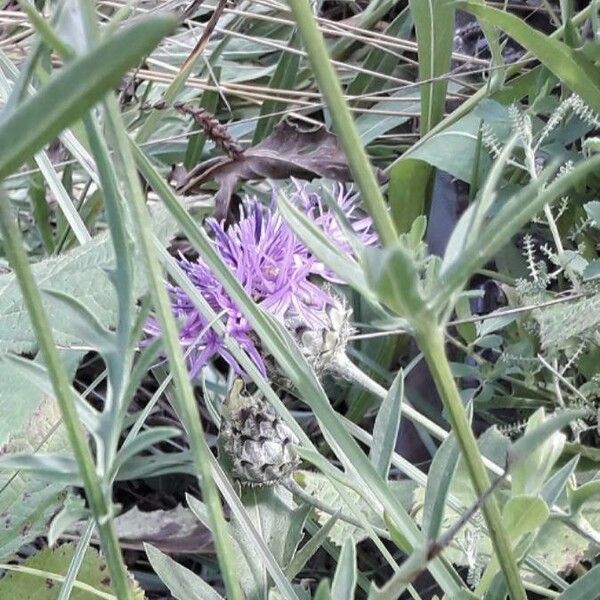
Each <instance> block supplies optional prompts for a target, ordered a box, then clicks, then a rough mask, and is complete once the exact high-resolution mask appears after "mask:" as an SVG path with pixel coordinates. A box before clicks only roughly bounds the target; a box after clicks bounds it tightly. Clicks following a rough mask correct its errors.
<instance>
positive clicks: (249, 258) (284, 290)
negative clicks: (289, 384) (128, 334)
mask: <svg viewBox="0 0 600 600" xmlns="http://www.w3.org/2000/svg"><path fill="white" fill-rule="evenodd" d="M337 198H338V203H339V205H340V208H341V209H342V210H343V211H344V212H345V214H346V215H347V217H348V219H349V220H350V223H351V226H352V227H353V229H354V231H355V232H356V233H357V235H358V236H359V238H360V239H361V240H362V241H363V242H364V243H369V244H371V243H374V241H375V236H374V234H373V232H372V227H371V221H370V219H368V218H366V217H365V216H364V215H362V214H359V213H358V209H357V199H356V197H355V196H353V195H351V194H350V193H346V192H345V191H344V189H343V188H342V187H340V188H339V189H338V190H337ZM292 201H293V202H294V203H296V204H297V205H298V206H299V207H301V208H302V209H303V210H305V211H306V213H307V214H308V215H309V217H310V218H311V219H313V220H314V222H315V223H316V224H317V225H318V226H319V227H322V228H323V230H324V231H325V233H326V234H327V236H328V237H329V238H330V239H332V240H333V242H334V243H335V244H336V245H337V246H338V247H339V248H340V250H341V251H343V252H348V253H351V247H350V245H349V244H348V242H347V241H346V239H345V235H344V231H343V229H342V228H341V227H339V225H337V221H336V219H335V217H334V216H333V215H332V214H330V213H329V212H328V211H327V209H326V208H325V206H324V204H323V202H322V200H321V198H320V196H319V195H318V194H316V193H311V192H308V191H306V189H305V188H303V187H301V186H298V185H297V189H296V191H295V192H294V194H293V196H292ZM206 224H207V227H208V230H209V232H210V233H211V234H212V238H213V243H214V247H215V249H216V251H217V252H218V254H219V255H220V257H221V258H222V259H223V261H224V263H225V264H226V265H227V267H228V268H229V269H230V270H231V272H232V273H233V274H234V275H235V277H236V279H237V280H238V281H239V283H240V284H241V285H242V287H243V288H244V289H245V291H246V292H247V293H248V295H249V296H250V297H251V298H252V299H253V300H254V301H255V302H256V303H257V304H258V305H259V306H261V307H262V308H263V309H264V310H266V311H267V312H269V313H270V314H272V315H273V316H275V317H276V318H277V319H278V320H279V321H280V322H281V323H283V324H284V325H286V326H287V325H289V324H294V325H297V324H298V323H302V324H303V325H304V326H305V327H307V328H312V329H323V328H325V327H327V323H328V320H327V310H328V309H329V308H330V307H331V306H332V305H333V304H334V302H335V301H334V298H333V297H332V296H331V295H330V294H329V293H328V292H327V291H326V290H325V289H324V288H323V287H322V286H319V285H317V284H316V283H314V282H313V281H312V280H311V278H312V276H314V275H319V276H321V277H325V278H326V279H329V280H331V281H338V280H337V279H336V276H335V275H334V274H333V273H332V272H331V271H330V270H329V269H327V268H326V267H325V265H323V264H322V263H321V262H320V261H319V260H318V259H317V258H316V257H315V256H314V255H313V254H312V253H311V252H310V250H309V249H308V248H307V247H306V246H305V245H304V244H302V243H301V242H300V240H299V239H298V238H297V237H296V235H295V234H294V233H293V231H292V230H291V229H290V228H289V227H288V226H287V224H286V223H285V221H284V220H283V219H282V217H281V215H280V214H279V213H278V212H277V211H276V209H275V203H274V202H273V203H271V205H270V206H264V205H263V204H261V203H260V202H259V201H258V200H257V199H255V198H254V199H247V200H246V201H245V202H244V204H243V205H242V206H241V207H240V215H239V220H238V221H237V222H236V223H234V224H232V225H229V226H226V225H225V222H224V221H217V220H215V219H208V220H207V221H206ZM180 266H181V268H182V269H183V270H184V271H185V272H186V274H187V275H188V277H189V279H190V281H191V283H192V284H193V285H194V286H195V287H196V289H197V290H198V292H199V293H200V294H201V295H202V296H203V297H204V298H205V300H206V301H207V302H208V304H209V305H210V306H211V308H212V309H213V310H214V311H215V312H216V313H217V314H218V315H219V318H220V319H221V321H222V322H223V323H224V325H225V329H226V332H227V335H229V336H231V337H233V338H234V339H235V340H237V342H238V343H239V344H240V346H241V347H242V348H243V349H244V350H245V351H246V352H247V353H248V355H249V356H250V357H251V359H252V360H253V362H254V363H255V364H256V366H257V367H258V368H259V369H260V370H261V371H262V372H263V374H265V373H266V368H265V363H264V360H263V358H262V356H261V352H260V349H259V347H258V346H257V343H258V338H257V336H256V335H255V334H254V332H253V330H252V327H251V326H250V324H249V323H248V321H247V320H246V318H245V317H244V315H243V314H242V313H241V311H240V310H239V309H238V307H237V306H236V304H235V303H234V302H233V300H232V299H231V297H230V296H229V294H228V293H227V292H226V291H225V289H224V287H223V286H222V285H221V284H220V283H219V281H218V280H217V278H216V277H215V276H214V274H213V272H212V271H211V269H210V268H209V267H208V266H207V265H206V263H204V262H203V261H202V259H201V258H199V259H198V260H196V261H194V262H190V261H188V260H186V259H185V258H181V260H180ZM168 288H169V293H170V296H171V301H172V310H173V314H174V315H175V317H176V318H177V319H178V320H179V322H180V323H181V325H180V331H179V337H180V340H181V344H182V347H183V348H184V350H185V352H186V355H187V356H188V366H189V370H190V376H191V377H194V376H195V375H196V374H197V373H198V372H199V371H200V370H201V369H202V367H203V366H204V365H206V364H207V363H208V362H209V361H210V360H211V359H213V358H214V357H215V356H221V357H222V358H223V359H224V360H225V361H226V362H227V363H228V364H229V365H230V366H231V367H232V368H233V369H234V370H235V371H236V372H238V373H239V374H243V371H242V369H241V367H240V366H239V364H238V363H237V361H236V360H235V359H234V357H233V356H232V355H231V353H230V352H229V351H228V350H227V348H226V346H225V343H224V339H223V337H222V336H221V335H219V334H218V333H216V332H215V331H214V330H213V328H212V327H211V324H210V323H209V321H208V320H207V319H205V318H204V317H203V316H202V315H201V314H200V313H199V311H198V310H197V308H196V307H195V305H194V303H193V302H192V300H191V299H190V298H189V297H188V295H187V294H186V293H185V292H184V291H183V290H182V289H181V288H180V287H178V286H175V285H172V284H168ZM146 332H147V333H148V335H150V336H152V337H154V336H157V335H160V329H159V327H158V324H157V322H156V320H155V319H149V320H148V322H147V323H146Z"/></svg>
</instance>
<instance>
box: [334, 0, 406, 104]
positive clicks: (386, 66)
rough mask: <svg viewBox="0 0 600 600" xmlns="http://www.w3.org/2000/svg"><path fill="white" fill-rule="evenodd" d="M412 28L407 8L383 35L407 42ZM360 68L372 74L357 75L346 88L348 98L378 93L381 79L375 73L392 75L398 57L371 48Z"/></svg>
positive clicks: (379, 49)
mask: <svg viewBox="0 0 600 600" xmlns="http://www.w3.org/2000/svg"><path fill="white" fill-rule="evenodd" d="M412 27H413V20H412V15H411V14H410V10H408V7H407V8H405V9H404V10H402V11H401V12H399V13H398V16H396V17H395V18H394V20H393V21H392V22H391V23H390V24H389V25H388V27H387V28H386V30H385V32H384V33H385V35H389V36H392V37H394V38H399V39H404V40H408V39H409V37H410V34H411V29H412ZM362 66H363V68H364V69H368V70H369V71H371V72H373V74H372V75H371V74H368V73H364V72H360V73H357V74H356V77H355V78H354V79H353V80H352V81H351V82H350V84H349V85H348V87H347V88H346V93H347V94H348V96H359V95H361V94H368V93H372V92H378V91H379V90H380V86H381V79H380V78H379V77H377V75H376V74H375V73H381V74H383V75H392V74H393V72H394V70H395V69H396V67H397V66H398V57H397V56H394V55H393V54H391V53H390V52H386V51H385V50H383V49H381V48H378V47H376V46H373V47H372V49H371V50H370V51H369V53H368V54H367V57H366V59H365V61H364V63H363V65H362Z"/></svg>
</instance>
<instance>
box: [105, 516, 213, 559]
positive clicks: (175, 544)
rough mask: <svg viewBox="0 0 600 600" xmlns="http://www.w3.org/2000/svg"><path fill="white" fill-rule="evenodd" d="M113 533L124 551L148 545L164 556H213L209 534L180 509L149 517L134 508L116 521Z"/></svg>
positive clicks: (195, 520)
mask: <svg viewBox="0 0 600 600" xmlns="http://www.w3.org/2000/svg"><path fill="white" fill-rule="evenodd" d="M115 529H116V532H117V535H118V536H119V542H120V544H121V546H122V547H123V548H132V549H137V550H139V549H141V548H143V544H144V543H150V544H152V545H153V546H156V547H157V548H160V549H161V550H162V551H163V552H167V553H178V552H179V553H183V552H189V553H194V554H212V553H213V552H214V547H213V544H212V536H211V533H210V531H209V530H208V529H207V528H206V527H204V525H202V523H200V521H198V519H197V518H196V517H195V516H194V514H193V513H192V511H191V510H189V509H187V508H184V507H183V506H177V507H176V508H173V509H171V510H155V511H152V512H149V513H147V512H142V511H140V510H139V509H138V508H137V507H134V508H132V509H131V510H130V511H128V512H126V513H125V514H123V515H120V516H119V517H117V518H116V519H115Z"/></svg>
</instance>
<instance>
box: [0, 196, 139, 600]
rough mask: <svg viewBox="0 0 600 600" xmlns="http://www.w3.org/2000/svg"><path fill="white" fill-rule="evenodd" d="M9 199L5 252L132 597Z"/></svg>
mask: <svg viewBox="0 0 600 600" xmlns="http://www.w3.org/2000/svg"><path fill="white" fill-rule="evenodd" d="M8 202H9V201H8V198H7V197H6V196H5V195H4V194H2V197H0V229H1V230H2V236H3V237H4V246H5V249H6V254H7V256H8V260H9V262H10V264H11V266H12V268H13V270H14V272H15V275H16V277H17V281H18V283H19V287H20V288H21V294H22V296H23V302H24V303H25V307H26V308H27V312H28V314H29V318H30V320H31V324H32V326H33V330H34V331H35V334H36V339H37V342H38V344H39V347H40V352H41V354H42V357H43V359H44V363H45V365H46V369H47V371H48V376H49V378H50V381H51V383H52V388H53V389H54V394H55V395H56V401H57V402H58V406H59V408H60V411H61V415H62V419H63V423H64V425H65V429H66V431H67V435H68V437H69V442H70V443H71V447H72V448H73V453H74V454H75V459H76V460H77V465H78V467H79V472H80V475H81V478H82V480H83V485H84V488H85V492H86V496H87V499H88V502H89V504H90V508H91V509H92V514H93V515H94V519H95V521H96V526H97V527H98V533H99V535H100V541H101V543H102V550H103V551H104V555H105V557H106V563H107V565H108V568H109V571H110V576H111V579H112V585H113V588H114V590H115V593H116V594H117V597H118V598H119V599H123V600H133V595H132V592H131V586H130V585H129V581H128V578H127V572H126V568H125V563H124V562H123V557H122V556H121V550H120V548H119V541H118V539H117V536H116V534H115V531H114V529H113V524H112V520H111V518H110V514H111V510H110V506H109V502H108V501H107V499H106V498H105V496H104V493H103V491H102V486H101V483H100V481H99V479H98V477H97V475H96V470H95V467H94V459H93V457H92V453H91V451H90V448H89V446H88V442H87V439H86V436H85V433H84V431H83V429H82V428H81V424H80V420H79V416H78V415H77V410H76V408H75V404H74V402H73V398H72V395H71V382H70V381H69V378H68V377H67V373H66V371H65V368H64V366H63V364H62V362H61V360H60V357H59V354H58V352H57V349H56V345H55V344H54V340H53V338H52V331H51V328H50V325H49V323H48V317H47V315H46V311H45V309H44V306H43V304H42V299H41V296H40V291H39V289H38V287H37V284H36V282H35V279H34V278H33V273H32V271H31V267H30V265H29V261H28V259H27V254H26V252H25V250H24V248H23V239H22V236H21V232H20V231H19V228H18V227H17V225H16V222H15V221H14V220H13V217H12V215H11V214H10V212H9V208H8Z"/></svg>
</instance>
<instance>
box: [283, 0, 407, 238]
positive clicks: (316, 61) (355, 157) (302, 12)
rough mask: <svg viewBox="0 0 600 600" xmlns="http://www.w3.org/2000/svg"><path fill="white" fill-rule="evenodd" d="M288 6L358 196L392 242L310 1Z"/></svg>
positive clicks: (392, 230) (382, 204)
mask: <svg viewBox="0 0 600 600" xmlns="http://www.w3.org/2000/svg"><path fill="white" fill-rule="evenodd" d="M289 5H290V8H291V9H292V13H293V14H294V19H295V21H296V24H297V25H298V31H299V32H300V35H301V36H302V41H303V42H304V48H305V50H306V54H307V55H308V58H309V60H310V64H311V67H312V70H313V73H314V75H315V77H316V79H317V82H318V84H319V88H320V90H321V93H322V94H323V98H324V99H325V102H326V103H327V107H328V108H329V112H330V114H331V120H332V121H333V127H334V129H335V132H336V133H337V135H338V137H339V138H340V143H341V145H342V148H343V149H344V152H345V154H346V158H347V159H348V164H349V165H350V170H351V171H352V175H353V176H354V180H355V181H356V185H357V186H358V189H359V190H360V193H361V198H362V200H363V202H364V203H365V206H366V208H367V210H368V211H369V213H370V215H371V217H372V218H373V222H374V224H375V228H376V229H377V232H378V233H379V236H380V238H381V240H382V241H383V243H384V244H385V245H389V244H392V243H393V242H394V241H395V240H396V238H397V234H396V230H395V228H394V223H393V221H392V218H391V217H390V214H389V212H388V209H387V206H386V203H385V200H384V198H383V195H382V193H381V190H380V188H379V183H378V182H377V178H376V177H375V172H374V171H373V168H372V166H371V163H370V161H369V157H368V156H367V153H366V152H365V149H364V147H363V142H362V140H361V139H360V136H359V135H358V130H357V129H356V125H355V124H354V120H353V119H352V115H351V114H350V110H349V109H348V106H347V105H346V101H345V100H344V94H343V92H342V88H341V86H340V82H339V80H338V78H337V75H336V72H335V71H334V69H333V66H332V65H331V61H330V60H329V54H328V52H327V47H326V46H325V41H324V39H323V35H322V34H321V32H320V31H319V29H318V28H317V24H316V22H315V18H314V16H313V14H312V11H311V9H310V4H309V2H308V0H290V2H289Z"/></svg>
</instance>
